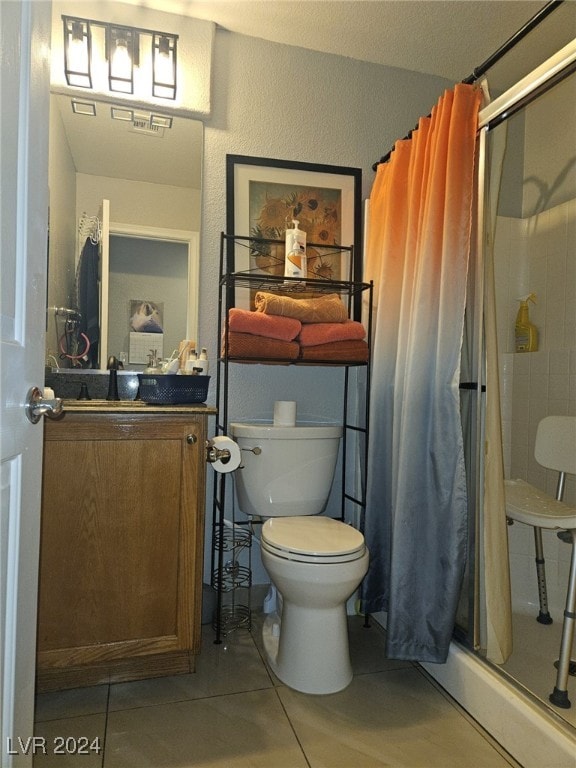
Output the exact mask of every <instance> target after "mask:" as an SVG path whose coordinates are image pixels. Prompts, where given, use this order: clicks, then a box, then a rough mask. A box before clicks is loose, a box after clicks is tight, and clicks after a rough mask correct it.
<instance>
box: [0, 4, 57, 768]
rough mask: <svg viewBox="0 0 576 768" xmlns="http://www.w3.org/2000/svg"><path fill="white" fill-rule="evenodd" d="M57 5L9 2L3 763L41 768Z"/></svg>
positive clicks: (3, 160) (0, 256)
mask: <svg viewBox="0 0 576 768" xmlns="http://www.w3.org/2000/svg"><path fill="white" fill-rule="evenodd" d="M50 15H51V3H50V2H13V3H5V2H0V30H1V32H0V35H1V38H0V43H1V44H0V80H1V93H2V106H1V109H0V121H1V123H0V125H1V131H0V185H1V187H0V192H1V196H0V199H1V207H0V266H1V271H2V279H1V280H0V301H1V305H0V312H1V315H0V363H1V366H0V371H1V373H0V376H1V389H0V416H1V421H0V451H1V453H0V473H1V475H0V491H1V496H0V644H1V647H0V659H1V661H0V704H1V716H0V717H1V719H0V731H1V732H0V738H1V744H2V747H1V754H2V757H1V765H2V767H3V768H5V767H11V766H31V765H32V752H33V744H32V736H33V713H34V672H35V650H36V610H37V608H36V606H37V592H38V542H39V530H40V480H41V469H42V432H43V424H42V421H39V422H38V423H37V424H35V425H33V424H32V423H31V422H30V421H28V419H27V418H26V414H25V409H24V404H25V401H26V395H27V392H28V390H29V389H30V388H31V387H33V386H36V387H42V382H43V379H44V344H45V340H44V336H45V322H46V321H45V315H46V310H45V308H46V263H47V262H46V249H47V234H48V225H47V224H48V221H47V220H48V114H49V113H48V109H49V106H48V105H49V101H48V99H49V84H50V77H49V74H50V60H49V58H50Z"/></svg>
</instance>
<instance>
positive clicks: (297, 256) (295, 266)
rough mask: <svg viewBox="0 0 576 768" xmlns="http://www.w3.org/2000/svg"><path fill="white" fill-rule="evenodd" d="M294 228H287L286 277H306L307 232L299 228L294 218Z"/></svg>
mask: <svg viewBox="0 0 576 768" xmlns="http://www.w3.org/2000/svg"><path fill="white" fill-rule="evenodd" d="M292 224H294V228H293V229H287V230H286V259H285V264H284V277H302V278H304V279H305V278H306V272H307V264H308V261H307V258H306V232H304V230H302V229H298V221H296V219H292Z"/></svg>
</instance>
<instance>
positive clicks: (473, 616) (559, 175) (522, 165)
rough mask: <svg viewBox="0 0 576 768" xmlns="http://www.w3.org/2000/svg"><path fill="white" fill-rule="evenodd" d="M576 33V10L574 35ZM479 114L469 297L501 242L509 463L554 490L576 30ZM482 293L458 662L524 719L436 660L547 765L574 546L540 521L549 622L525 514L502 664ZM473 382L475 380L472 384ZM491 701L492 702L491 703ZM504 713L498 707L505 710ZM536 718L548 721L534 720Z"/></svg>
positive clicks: (575, 190) (568, 314)
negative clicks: (546, 432)
mask: <svg viewBox="0 0 576 768" xmlns="http://www.w3.org/2000/svg"><path fill="white" fill-rule="evenodd" d="M566 5H567V6H568V5H570V4H568V3H567V4H566ZM575 32H576V27H575V24H574V18H573V17H572V38H574V33H575ZM532 42H537V41H532ZM489 79H490V78H489ZM480 120H481V126H482V128H481V131H480V153H479V155H480V160H479V164H480V169H479V189H480V197H481V198H482V202H481V204H480V206H479V211H480V214H479V221H478V229H479V231H480V235H479V238H478V242H479V243H481V244H482V245H481V246H479V249H478V250H479V254H478V257H479V258H478V260H477V263H478V269H477V271H476V274H475V275H474V277H473V279H472V281H471V282H472V283H473V284H472V285H471V290H472V296H474V295H475V296H479V295H483V289H482V286H481V285H479V284H481V283H483V282H484V281H485V280H486V273H485V271H484V267H485V265H486V264H487V262H488V260H490V259H491V255H490V254H492V255H493V268H494V286H495V297H494V298H495V323H496V326H495V327H496V336H497V361H498V370H499V394H500V412H501V421H500V423H501V431H502V452H503V456H502V460H503V464H504V475H505V477H506V478H522V479H524V480H527V481H528V482H530V483H531V484H533V485H535V486H537V487H538V488H540V489H542V490H544V491H546V492H547V493H548V494H549V495H550V496H551V497H554V496H555V492H556V480H557V477H556V476H554V473H552V472H550V471H548V470H545V469H544V468H542V467H541V466H540V465H538V464H537V462H536V461H535V459H534V439H535V433H536V427H537V424H538V422H539V421H540V420H541V419H542V418H543V417H544V416H547V415H576V39H572V41H571V42H570V43H568V44H567V45H565V46H563V47H562V48H561V49H560V50H559V51H558V52H557V53H556V54H555V55H554V56H553V57H552V58H551V59H549V60H548V61H547V62H546V63H545V64H543V65H542V66H541V67H539V68H538V70H536V71H535V72H534V73H532V74H531V75H530V76H528V77H526V78H523V79H522V80H521V81H520V82H519V83H517V84H516V85H515V86H513V87H511V88H510V89H509V90H507V91H506V92H505V93H504V94H503V95H502V96H500V97H497V98H495V99H494V100H493V101H492V103H491V104H490V105H489V106H488V107H486V108H485V109H483V110H482V111H481V115H480ZM504 134H506V136H504ZM504 138H505V145H506V149H505V153H504V159H503V163H502V166H501V173H500V172H499V173H493V172H492V171H491V169H490V157H491V155H493V154H494V152H495V151H497V150H496V147H497V146H498V145H499V144H500V143H501V142H502V140H503V139H504ZM496 200H497V207H496V205H495V207H494V209H493V210H491V206H490V201H496ZM491 213H493V214H495V215H494V216H492V215H491ZM530 293H534V294H535V295H536V304H535V305H531V308H530V319H531V322H532V323H534V324H535V325H536V326H537V328H538V331H539V344H538V349H537V350H536V351H533V352H523V353H517V352H516V351H515V343H514V342H515V339H514V325H515V318H516V313H517V311H518V306H519V304H518V299H519V298H520V297H523V296H526V295H528V294H530ZM474 303H475V302H474V298H473V297H472V298H471V301H470V305H469V307H468V309H467V312H468V313H469V315H470V317H469V318H468V320H469V326H470V328H471V329H472V330H471V331H470V337H469V338H468V339H467V340H468V341H469V342H470V348H471V349H472V351H471V352H470V353H469V354H468V356H467V355H466V353H465V354H464V357H463V361H462V375H463V382H464V391H463V393H462V403H463V410H462V416H463V424H464V431H465V434H466V433H467V434H468V445H469V448H470V450H469V457H468V464H469V467H468V470H469V477H468V480H469V487H470V488H471V489H472V493H471V509H470V525H471V529H472V531H473V532H474V533H473V535H472V536H471V538H470V542H471V544H470V562H469V572H468V576H467V579H466V582H465V587H464V589H463V592H462V598H461V603H460V610H459V615H458V626H457V630H456V633H455V637H456V639H457V640H458V641H459V642H460V644H461V645H464V646H465V647H467V649H468V651H467V652H466V653H463V654H462V653H460V652H458V651H457V653H460V657H459V661H458V662H457V663H460V662H462V663H463V665H464V666H470V662H472V666H474V659H475V660H476V661H477V662H478V661H480V666H483V667H484V671H480V676H482V675H484V676H485V679H486V692H489V694H488V695H492V693H494V692H495V691H496V689H497V688H498V686H499V685H500V683H501V689H502V692H503V693H502V702H503V703H504V702H505V706H506V710H505V711H507V712H510V711H511V709H510V708H511V707H512V709H513V708H514V707H515V703H514V702H515V701H518V702H520V701H522V702H523V703H522V705H521V706H522V707H524V710H523V711H524V714H526V718H527V719H526V720H525V721H522V720H521V718H520V719H519V716H518V717H517V716H516V714H512V715H510V721H509V722H508V721H506V722H505V724H504V722H503V723H502V724H501V725H498V724H497V723H496V720H497V718H496V719H495V721H494V722H495V724H494V725H492V724H491V723H488V722H486V721H483V717H482V714H481V712H482V711H483V709H484V704H482V703H479V702H478V701H477V700H476V701H474V700H473V699H474V694H471V695H470V697H469V698H467V697H468V696H469V694H467V693H466V692H465V688H466V684H462V683H461V682H457V680H456V679H457V677H459V676H460V677H461V678H462V680H463V679H464V674H463V673H462V669H461V670H460V672H458V673H456V674H455V673H454V672H453V671H450V670H449V669H448V667H449V666H450V664H448V665H447V670H435V669H433V665H425V666H426V668H427V669H428V670H429V671H430V672H431V674H432V675H433V676H434V677H436V679H437V680H439V681H440V682H441V683H442V684H443V685H445V687H446V688H448V690H450V691H451V692H452V693H453V694H454V695H455V696H456V698H458V699H459V700H460V701H461V702H462V703H464V705H465V706H466V708H467V709H469V711H471V712H472V713H473V714H475V715H477V716H478V719H479V720H480V722H482V723H483V724H484V725H486V727H488V729H489V730H490V731H491V732H492V733H493V734H494V735H495V736H496V738H498V740H499V741H500V742H501V743H502V744H503V745H504V746H506V748H509V749H510V751H511V752H512V754H514V755H515V756H516V757H517V759H520V760H521V762H523V760H524V759H525V760H526V763H525V764H526V765H537V764H538V761H539V760H540V763H539V764H540V765H542V764H543V763H542V762H541V760H542V758H541V757H537V756H536V753H537V752H538V749H539V748H543V747H542V746H540V747H538V746H537V745H536V742H537V741H538V740H540V742H542V744H543V738H544V736H545V735H546V734H547V733H548V731H547V729H548V728H550V731H549V733H550V734H552V731H554V736H552V735H551V736H550V743H551V744H554V745H555V746H558V745H559V743H560V742H562V745H561V748H562V749H564V748H565V750H566V754H571V755H572V757H571V758H570V760H572V759H573V754H574V748H575V746H574V745H576V706H575V705H574V702H576V678H575V677H574V676H571V677H570V680H569V683H568V690H569V695H570V698H571V699H572V702H573V706H572V708H570V709H560V708H558V707H554V706H553V705H552V704H550V702H549V700H548V696H549V694H550V693H551V691H552V689H553V687H554V683H555V679H556V669H555V667H554V662H555V661H556V660H557V659H558V652H559V647H560V633H561V629H562V618H563V611H564V604H565V600H566V589H567V584H568V569H569V564H570V555H571V546H570V544H568V543H565V542H564V541H563V540H562V538H561V536H558V535H557V534H556V532H555V531H549V530H547V531H543V539H544V555H545V559H546V575H547V584H548V596H549V606H550V613H551V615H552V617H553V624H551V625H549V626H546V625H543V624H540V623H538V622H537V621H536V616H537V615H538V610H539V605H538V587H537V578H536V565H535V555H534V541H533V533H532V528H531V527H528V526H525V525H523V524H521V523H515V524H514V525H511V526H509V527H508V529H507V540H508V541H507V548H506V549H507V557H508V559H509V573H510V595H511V605H512V617H511V619H512V621H511V623H512V653H511V654H510V656H509V657H508V658H507V659H506V660H505V662H504V663H495V662H494V661H488V660H487V659H486V656H487V653H486V644H487V643H486V635H487V625H488V624H489V622H490V618H489V616H487V611H486V590H485V583H486V579H485V575H486V574H485V572H484V566H485V563H486V558H485V556H486V550H485V549H484V550H483V546H484V545H485V542H484V541H483V522H484V521H483V515H484V511H485V509H486V507H485V505H484V504H483V498H482V494H483V490H482V485H483V484H482V479H483V473H484V469H485V467H484V464H483V453H484V452H483V450H480V446H484V438H485V432H484V429H485V424H486V421H485V405H486V396H487V393H486V391H484V390H482V389H481V388H480V385H476V383H475V382H476V381H477V380H479V381H481V382H482V381H484V361H485V359H486V358H485V356H484V354H485V343H484V340H485V337H483V335H482V334H483V331H482V330H478V329H479V328H480V329H482V327H484V330H485V327H486V326H485V323H484V324H483V323H482V319H481V317H480V318H479V315H480V313H479V309H478V307H479V305H480V304H481V303H482V301H481V300H478V299H476V308H475V307H474ZM485 311H486V306H484V312H485ZM484 318H485V319H486V315H484ZM478 323H479V325H478ZM475 333H476V334H477V337H476V338H474V334H475ZM465 349H467V346H466V344H465ZM474 350H476V351H474ZM478 350H479V351H478ZM475 358H477V359H475ZM467 367H469V369H470V370H469V371H467ZM478 371H479V372H480V373H479V374H478ZM466 374H468V378H469V379H470V385H469V386H468V384H467V382H466V381H465V379H466V377H467V376H466ZM476 377H477V379H476ZM467 388H468V389H471V390H472V391H471V392H467V391H466V389H467ZM575 450H576V446H575ZM575 486H576V483H575V482H574V479H573V478H570V479H568V481H567V483H566V488H565V495H564V501H565V502H566V503H568V504H571V505H576V487H575ZM474 488H476V491H477V492H476V493H474V492H473V489H474ZM506 549H505V550H504V552H505V556H506ZM455 647H456V646H455ZM488 655H489V654H488ZM455 658H456V656H455ZM466 659H468V661H467V660H466ZM449 661H454V660H453V659H452V660H449ZM476 666H478V665H477V664H476ZM498 681H500V683H499V682H498ZM494 695H495V696H496V695H497V694H494ZM515 697H516V698H515ZM490 706H491V707H492V708H494V703H492V704H491V705H490ZM486 708H488V707H486ZM494 711H498V710H497V708H496V709H495V710H494ZM503 711H504V710H503ZM518 711H519V710H518ZM540 715H541V716H542V717H541V718H540ZM508 716H509V715H506V718H508ZM523 716H524V715H523ZM539 718H540V719H539ZM536 722H538V729H539V730H532V729H531V728H527V726H528V725H530V726H532V725H533V724H534V723H536ZM522 723H523V724H522ZM515 728H517V733H516V735H510V736H509V735H508V733H507V731H509V732H510V734H512V732H513V731H514V729H515ZM530 731H531V732H532V737H533V739H534V742H533V744H532V745H531V744H530V736H527V734H528V733H529V732H530ZM520 739H524V740H525V741H526V746H525V747H524V748H520V753H522V749H524V755H526V757H525V758H523V757H522V756H521V754H519V753H518V752H516V751H515V742H518V741H519V740H520ZM559 748H560V747H559ZM570 749H571V750H572V751H571V752H570ZM531 750H532V751H533V753H532V754H531ZM523 764H524V762H523ZM547 764H552V762H549V763H547ZM554 764H558V765H564V764H565V763H564V762H557V763H554ZM566 764H572V763H566Z"/></svg>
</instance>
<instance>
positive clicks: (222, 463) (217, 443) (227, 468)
mask: <svg viewBox="0 0 576 768" xmlns="http://www.w3.org/2000/svg"><path fill="white" fill-rule="evenodd" d="M210 442H211V443H212V445H213V446H214V447H215V448H216V449H217V450H222V449H224V450H227V451H230V458H229V459H217V460H216V461H214V462H211V464H212V468H213V469H214V471H215V472H234V470H235V469H238V467H239V466H240V461H241V458H242V457H241V454H240V446H239V445H238V443H236V442H234V440H232V438H231V437H228V436H227V435H218V436H217V437H213V438H212V439H211V440H210Z"/></svg>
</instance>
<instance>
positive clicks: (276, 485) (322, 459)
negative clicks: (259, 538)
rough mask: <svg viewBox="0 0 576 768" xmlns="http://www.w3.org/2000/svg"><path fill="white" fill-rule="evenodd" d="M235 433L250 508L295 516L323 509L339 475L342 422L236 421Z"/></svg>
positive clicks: (238, 474)
mask: <svg viewBox="0 0 576 768" xmlns="http://www.w3.org/2000/svg"><path fill="white" fill-rule="evenodd" d="M230 435H231V437H233V438H234V440H235V441H236V442H237V443H238V445H239V446H240V449H241V454H242V463H241V466H240V467H239V468H238V469H237V470H236V471H235V473H234V474H235V484H236V494H237V498H238V506H239V507H240V509H241V511H242V512H244V514H246V515H258V516H260V517H289V516H296V515H318V514H320V513H321V512H322V511H323V509H324V507H325V506H326V502H327V501H328V496H329V495H330V488H331V487H332V480H333V479H334V470H335V468H336V460H337V458H338V448H339V444H340V438H341V436H342V427H341V426H338V425H333V424H316V423H314V424H310V423H303V424H297V425H296V426H295V427H276V426H274V425H273V424H272V423H271V422H251V423H248V422H244V423H238V422H233V423H232V424H230Z"/></svg>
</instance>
